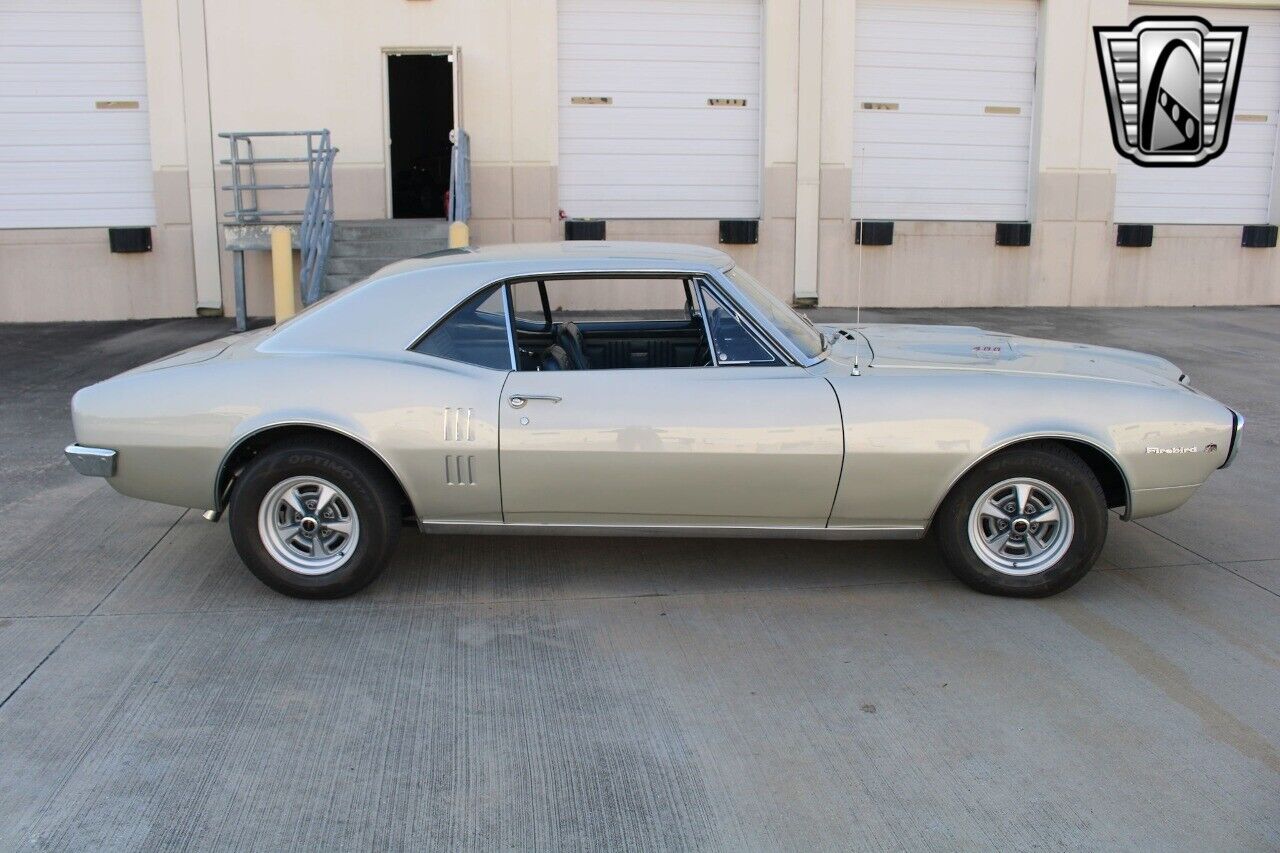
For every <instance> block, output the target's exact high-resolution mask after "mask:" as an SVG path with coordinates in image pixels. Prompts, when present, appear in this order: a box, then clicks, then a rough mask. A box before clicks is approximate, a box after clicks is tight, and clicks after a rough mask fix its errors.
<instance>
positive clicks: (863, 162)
mask: <svg viewBox="0 0 1280 853" xmlns="http://www.w3.org/2000/svg"><path fill="white" fill-rule="evenodd" d="M860 148H861V150H860V151H859V153H858V192H862V189H863V186H862V176H863V174H864V173H865V171H866V168H867V146H865V145H863V146H860ZM855 203H856V202H855ZM866 238H867V234H866V231H864V230H863V220H862V217H861V216H859V217H858V282H857V296H856V297H855V298H856V300H857V309H856V315H855V316H856V321H855V322H856V323H857V325H859V326H861V325H862V243H863V241H864V240H865V239H866Z"/></svg>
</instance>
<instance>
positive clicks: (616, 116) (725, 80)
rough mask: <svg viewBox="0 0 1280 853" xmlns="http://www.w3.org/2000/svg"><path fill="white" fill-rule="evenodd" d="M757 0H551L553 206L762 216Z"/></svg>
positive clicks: (622, 214) (611, 212) (617, 213)
mask: <svg viewBox="0 0 1280 853" xmlns="http://www.w3.org/2000/svg"><path fill="white" fill-rule="evenodd" d="M760 24H761V6H760V0H678V2H677V0H560V4H559V26H560V165H559V176H560V177H559V181H560V207H561V208H562V209H563V210H564V212H565V213H566V214H567V215H568V216H573V217H596V218H664V219H665V218H675V219H680V218H691V219H692V218H718V219H754V218H756V217H758V216H759V215H760V41H761V26H760Z"/></svg>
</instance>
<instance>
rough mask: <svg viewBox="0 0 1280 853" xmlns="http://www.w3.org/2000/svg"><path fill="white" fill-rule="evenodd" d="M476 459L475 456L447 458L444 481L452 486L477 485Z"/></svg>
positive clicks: (445, 459)
mask: <svg viewBox="0 0 1280 853" xmlns="http://www.w3.org/2000/svg"><path fill="white" fill-rule="evenodd" d="M475 471H476V458H475V457H474V456H446V457H445V458H444V481H445V483H446V484H447V485H450V486H474V485H475V484H476V477H475Z"/></svg>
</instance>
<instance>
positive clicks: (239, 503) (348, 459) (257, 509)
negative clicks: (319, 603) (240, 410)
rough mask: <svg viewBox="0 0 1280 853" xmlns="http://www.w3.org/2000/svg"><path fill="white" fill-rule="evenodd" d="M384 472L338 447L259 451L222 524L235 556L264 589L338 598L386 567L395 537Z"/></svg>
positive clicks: (296, 445)
mask: <svg viewBox="0 0 1280 853" xmlns="http://www.w3.org/2000/svg"><path fill="white" fill-rule="evenodd" d="M398 507H399V502H398V501H397V498H396V490H395V487H394V485H393V484H392V483H391V482H390V478H389V477H388V476H387V474H386V472H385V471H383V470H382V469H381V466H379V465H378V464H377V463H376V461H374V460H371V459H369V458H368V457H367V455H366V454H363V453H358V452H354V451H353V450H352V449H351V448H348V447H347V446H345V445H344V444H342V443H339V442H328V441H324V440H309V441H305V442H291V443H287V444H281V445H277V446H274V447H270V448H267V449H266V450H264V451H263V452H261V453H259V454H258V455H257V456H256V457H254V459H253V461H252V462H250V463H249V465H248V466H247V467H246V468H245V470H244V471H243V472H242V473H241V474H240V475H239V477H237V478H236V483H235V488H234V489H233V490H232V493H231V505H230V507H229V510H228V521H229V524H230V527H231V539H232V541H233V542H234V543H235V547H236V551H237V552H238V553H239V554H240V558H241V559H242V560H244V563H245V565H246V566H248V567H249V570H250V571H251V572H253V574H254V575H255V576H257V578H258V579H259V580H261V581H262V582H263V583H265V584H266V585H267V586H269V587H271V588H272V589H274V590H277V591H279V592H282V593H284V594H286V595H292V596H295V597H298V598H338V597H341V596H344V595H350V594H351V593H353V592H356V591H357V590H359V589H361V588H363V587H365V586H367V585H368V584H369V583H370V582H372V581H373V580H374V579H375V578H376V577H377V576H378V575H379V574H381V573H382V570H383V569H384V568H385V567H386V564H387V562H388V560H390V558H391V553H392V551H393V550H394V549H395V544H396V540H397V539H398V537H399V533H400V519H399V511H398Z"/></svg>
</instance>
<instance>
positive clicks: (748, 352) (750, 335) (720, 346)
mask: <svg viewBox="0 0 1280 853" xmlns="http://www.w3.org/2000/svg"><path fill="white" fill-rule="evenodd" d="M701 290H702V304H703V306H704V307H705V309H706V312H707V329H708V330H709V331H710V333H711V344H712V352H713V353H714V355H713V358H714V359H715V362H716V364H720V365H726V366H727V365H733V364H776V363H777V361H778V360H777V359H776V358H774V356H773V354H772V353H771V352H769V349H768V347H766V346H765V345H764V344H763V343H762V342H761V341H760V339H759V338H757V337H756V335H755V333H754V332H752V331H751V330H750V328H748V327H747V325H746V323H744V322H743V320H742V318H741V317H740V316H738V312H737V311H735V310H734V309H733V308H732V307H731V306H729V305H726V304H725V303H724V302H722V301H720V299H719V297H717V296H716V294H715V292H714V291H712V290H711V289H710V288H708V287H705V286H703V287H702V288H701Z"/></svg>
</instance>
